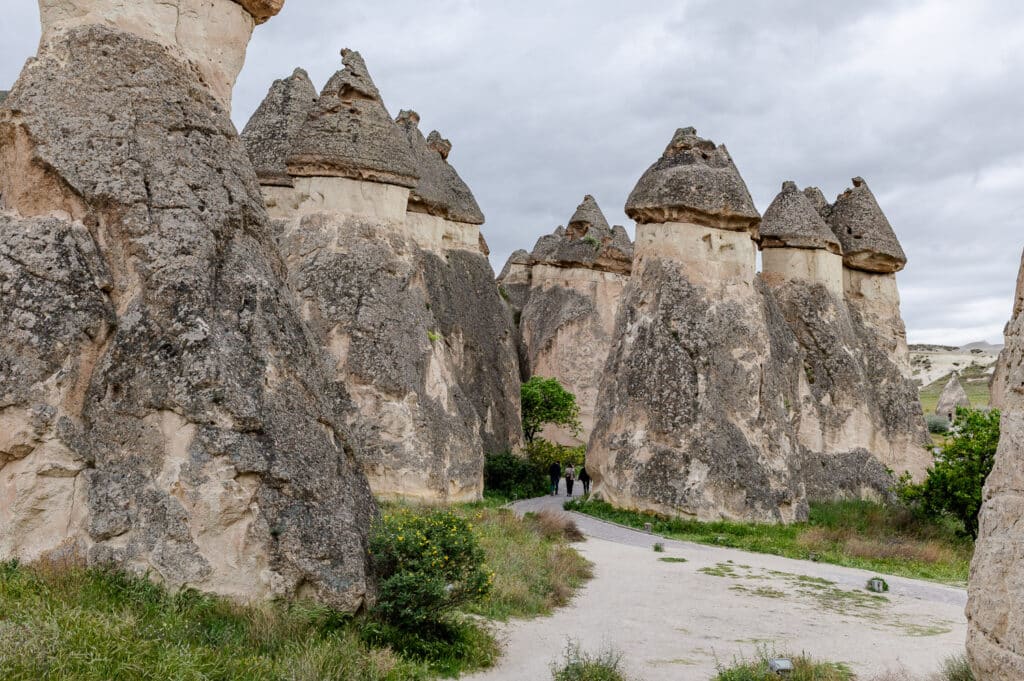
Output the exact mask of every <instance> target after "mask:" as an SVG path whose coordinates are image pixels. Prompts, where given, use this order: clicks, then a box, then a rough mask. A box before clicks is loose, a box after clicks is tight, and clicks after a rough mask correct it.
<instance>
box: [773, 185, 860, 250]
mask: <svg viewBox="0 0 1024 681" xmlns="http://www.w3.org/2000/svg"><path fill="white" fill-rule="evenodd" d="M783 247H785V248H815V249H817V248H824V249H827V250H829V251H831V252H833V253H842V250H841V248H840V246H839V241H838V240H837V239H836V236H835V234H833V233H832V230H831V229H829V226H828V225H827V224H825V221H824V220H822V219H821V215H819V214H818V211H817V210H815V208H814V206H813V205H812V204H811V202H810V201H809V200H808V199H807V196H806V195H805V194H804V193H803V192H801V191H800V190H798V189H797V188H796V183H795V182H789V181H786V182H783V183H782V191H781V192H779V195H778V196H776V197H775V200H774V201H772V204H771V205H770V206H768V210H766V211H765V212H764V218H762V220H761V248H783Z"/></svg>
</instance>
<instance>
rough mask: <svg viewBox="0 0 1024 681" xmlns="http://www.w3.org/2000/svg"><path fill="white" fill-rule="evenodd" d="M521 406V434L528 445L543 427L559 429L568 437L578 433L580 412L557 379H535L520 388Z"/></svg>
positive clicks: (538, 377)
mask: <svg viewBox="0 0 1024 681" xmlns="http://www.w3.org/2000/svg"><path fill="white" fill-rule="evenodd" d="M521 397H522V403H523V434H524V435H525V436H526V441H527V442H533V440H534V438H535V437H536V436H537V434H538V433H539V432H540V431H541V429H542V428H544V426H545V425H546V424H552V425H556V426H562V427H563V428H567V429H568V430H569V431H570V432H571V433H573V434H574V435H575V434H578V433H579V432H580V428H581V426H580V418H579V417H580V408H579V406H578V405H577V404H576V396H575V395H573V394H572V393H571V392H569V391H568V390H566V389H565V388H564V387H563V386H562V384H561V383H559V381H558V379H557V378H542V377H540V376H534V377H532V378H531V379H530V380H528V381H527V382H526V383H523V386H522V388H521Z"/></svg>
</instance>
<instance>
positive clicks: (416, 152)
mask: <svg viewBox="0 0 1024 681" xmlns="http://www.w3.org/2000/svg"><path fill="white" fill-rule="evenodd" d="M395 122H396V123H397V124H398V127H399V128H400V129H401V130H402V132H403V134H404V135H405V138H406V140H407V141H408V143H409V152H410V153H411V155H412V158H413V159H414V161H415V162H416V170H417V174H418V175H419V181H418V182H417V183H416V186H415V187H413V188H412V192H411V193H410V195H409V210H412V211H417V212H421V213H429V214H431V215H437V216H440V217H443V218H445V219H447V220H454V221H456V222H466V223H469V224H472V225H482V224H483V223H484V214H483V212H482V211H481V210H480V205H479V204H477V202H476V199H475V198H474V197H473V192H472V191H470V189H469V187H468V186H467V185H466V183H465V182H463V181H462V178H461V177H459V174H458V173H457V172H456V171H455V168H453V167H452V166H451V164H449V163H448V161H447V158H448V154H449V152H451V149H452V143H451V142H449V141H448V140H446V139H444V138H443V137H441V134H440V133H439V132H437V131H436V130H435V131H433V132H431V133H430V137H429V138H424V137H423V133H422V132H420V127H419V122H420V116H419V114H417V113H416V112H415V111H401V112H400V113H399V114H398V119H397V120H396V121H395Z"/></svg>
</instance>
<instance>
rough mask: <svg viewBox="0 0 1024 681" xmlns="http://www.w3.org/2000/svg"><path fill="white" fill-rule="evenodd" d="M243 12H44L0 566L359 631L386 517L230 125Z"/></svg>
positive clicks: (20, 195)
mask: <svg viewBox="0 0 1024 681" xmlns="http://www.w3.org/2000/svg"><path fill="white" fill-rule="evenodd" d="M251 4H252V3H251V2H247V3H246V4H245V6H244V7H248V6H250V5H251ZM259 4H261V5H263V6H264V9H266V6H267V5H268V4H273V3H267V2H263V3H259ZM279 6H280V3H277V7H278V8H279ZM244 7H243V6H242V5H239V4H238V3H235V2H232V1H230V0H204V1H203V2H202V3H199V2H191V1H190V0H179V1H160V2H157V1H156V0H140V1H138V2H117V1H115V0H106V1H100V0H95V1H90V2H88V3H86V2H84V1H83V2H75V1H74V0H65V1H57V0H41V2H40V14H41V16H42V18H43V23H44V25H43V40H42V42H41V45H40V50H39V54H38V56H37V57H36V58H35V59H34V60H32V61H30V62H29V63H28V65H27V66H26V67H25V70H24V71H23V73H22V74H21V77H20V78H19V80H18V82H17V83H16V84H15V86H14V89H13V90H12V92H11V93H10V96H9V97H8V98H7V99H6V101H5V102H4V104H3V106H2V107H0V196H2V202H3V205H2V211H0V289H2V295H0V329H2V330H3V337H4V339H5V342H4V343H3V347H2V348H0V528H2V529H0V559H7V558H21V559H24V560H33V559H36V558H40V557H45V556H51V557H53V556H63V557H69V556H72V557H78V558H80V559H83V560H85V561H87V562H89V563H113V564H115V565H117V566H120V567H122V568H125V569H128V570H134V571H137V572H139V573H148V574H151V575H153V576H154V577H158V578H161V579H163V580H164V581H166V582H167V583H169V584H170V585H172V586H190V587H195V588H198V589H202V590H207V591H212V592H216V593H221V594H226V595H230V596H233V597H236V598H240V599H253V598H265V597H273V596H294V595H301V596H312V597H316V598H319V599H321V600H323V601H325V602H327V603H330V604H332V605H334V606H336V607H340V608H346V609H351V610H354V609H356V608H358V607H360V605H361V604H362V603H363V599H364V596H365V594H366V591H367V579H366V546H367V541H366V538H367V533H368V531H369V526H370V524H371V522H372V518H373V516H374V514H375V507H374V504H373V500H372V497H371V496H370V490H369V487H368V485H367V483H366V480H365V478H364V477H363V475H362V474H361V473H360V472H359V470H358V466H357V465H356V463H355V461H354V460H353V452H352V448H351V446H350V444H349V441H348V439H347V435H346V430H345V427H344V424H343V423H342V421H341V420H340V419H339V418H338V417H337V415H336V414H337V413H338V411H339V403H340V400H341V396H340V395H339V394H338V393H337V392H336V391H335V390H334V389H333V388H332V385H331V383H330V382H329V381H328V380H326V377H325V371H324V365H323V364H322V362H321V353H320V351H319V348H318V346H317V344H316V343H315V342H314V341H313V339H312V338H311V337H310V335H309V331H308V328H307V327H306V326H305V325H304V324H303V323H302V320H301V318H300V316H299V314H298V312H297V310H296V307H295V302H294V299H293V297H292V296H291V295H290V293H289V292H288V287H287V285H286V282H285V268H284V263H283V262H282V261H281V259H280V256H279V255H278V251H277V248H276V245H275V243H274V240H273V237H272V234H271V231H270V223H269V219H268V216H267V213H266V210H265V208H264V205H263V200H262V198H261V196H260V191H259V185H258V184H257V181H256V177H255V175H254V174H253V171H252V166H251V165H250V163H249V160H248V158H247V157H246V154H245V149H244V148H243V146H242V144H241V141H240V140H239V139H238V136H237V134H236V133H235V129H234V126H233V125H232V123H231V120H230V119H229V118H228V115H227V103H228V99H229V98H230V89H231V83H232V82H233V80H234V74H235V73H236V72H237V69H238V68H240V66H241V63H242V61H243V59H244V54H245V46H246V44H247V41H248V35H249V32H250V31H251V30H252V28H253V26H254V25H255V23H256V21H257V19H258V18H265V15H264V16H260V17H257V16H255V15H253V14H252V13H250V12H249V11H248V9H245V8H244ZM271 9H273V8H271ZM268 13H273V12H272V11H271V12H268Z"/></svg>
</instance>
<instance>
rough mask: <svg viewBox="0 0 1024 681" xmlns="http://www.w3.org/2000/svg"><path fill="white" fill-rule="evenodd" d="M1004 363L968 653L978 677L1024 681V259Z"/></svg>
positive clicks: (974, 571)
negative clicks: (999, 418) (997, 447)
mask: <svg viewBox="0 0 1024 681" xmlns="http://www.w3.org/2000/svg"><path fill="white" fill-rule="evenodd" d="M999 363H1000V370H1001V372H1002V374H1003V375H1004V376H1005V385H1006V389H1005V392H1004V394H1003V403H1002V416H1001V422H1000V423H1001V425H1000V435H999V450H998V452H997V453H996V460H995V465H994V466H993V468H992V472H991V473H990V474H989V476H988V479H987V480H986V481H985V491H984V495H983V497H984V502H983V504H982V508H981V516H980V519H979V523H980V528H979V534H978V540H977V542H976V543H975V548H974V560H973V561H972V563H971V576H970V581H969V583H968V595H969V598H968V601H967V624H968V629H967V653H968V657H969V658H970V660H971V667H972V668H973V669H974V675H975V677H976V678H978V679H985V681H1016V679H1021V678H1024V581H1022V579H1024V522H1022V521H1021V519H1022V518H1024V261H1022V263H1021V271H1020V275H1019V276H1018V279H1017V296H1016V301H1015V304H1014V310H1013V318H1012V319H1011V321H1010V323H1009V324H1008V325H1007V327H1006V347H1005V348H1004V350H1003V352H1002V353H1001V354H1000V356H999Z"/></svg>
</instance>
